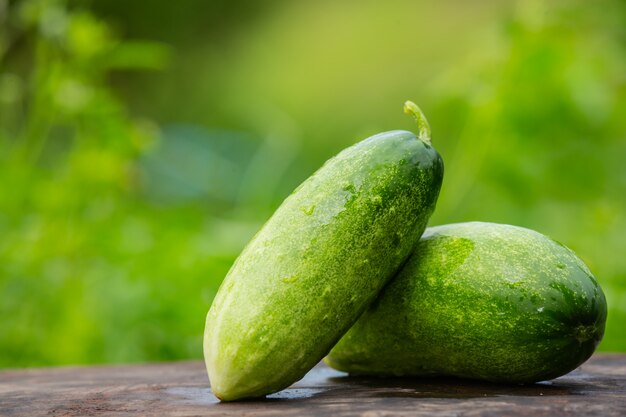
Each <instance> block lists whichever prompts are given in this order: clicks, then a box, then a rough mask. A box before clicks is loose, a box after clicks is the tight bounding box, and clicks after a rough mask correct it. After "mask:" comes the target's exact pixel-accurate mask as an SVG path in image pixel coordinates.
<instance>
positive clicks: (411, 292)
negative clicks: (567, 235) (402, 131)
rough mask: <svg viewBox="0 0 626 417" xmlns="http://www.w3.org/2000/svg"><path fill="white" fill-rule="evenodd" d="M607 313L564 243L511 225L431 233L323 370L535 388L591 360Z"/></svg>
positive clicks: (454, 227) (588, 276) (597, 288)
mask: <svg viewBox="0 0 626 417" xmlns="http://www.w3.org/2000/svg"><path fill="white" fill-rule="evenodd" d="M606 314H607V307H606V300H605V298H604V294H603V292H602V289H601V288H600V286H599V285H598V282H597V281H596V279H595V278H594V276H593V275H592V273H591V272H590V271H589V269H588V268H587V266H585V264H584V263H583V262H582V261H581V260H580V259H579V258H578V257H577V256H576V255H575V254H574V252H572V251H571V250H570V249H568V248H566V247H565V246H563V245H561V244H560V243H557V242H555V241H554V240H552V239H550V238H548V237H546V236H544V235H542V234H539V233H537V232H534V231H532V230H528V229H524V228H521V227H515V226H509V225H501V224H493V223H479V222H474V223H460V224H451V225H446V226H439V227H432V228H429V229H427V230H426V232H425V233H424V236H423V237H422V238H421V240H420V241H419V243H418V244H417V246H416V247H415V251H414V253H413V255H412V256H411V257H410V258H409V260H408V261H407V264H406V265H405V266H404V267H403V269H402V270H401V272H400V273H399V274H398V276H397V277H395V278H394V279H393V280H392V281H391V282H390V283H389V285H388V286H387V287H385V289H384V290H383V291H382V292H381V295H380V297H379V298H378V299H377V300H376V301H375V302H374V303H373V304H372V305H371V306H370V308H369V309H368V310H367V311H366V312H365V313H364V314H363V316H362V317H361V318H360V319H359V320H358V321H357V323H356V324H355V325H354V327H352V328H351V329H350V331H348V333H347V334H346V335H345V336H344V337H343V338H342V339H341V341H340V342H339V343H338V344H337V345H336V346H335V347H334V349H333V350H332V351H331V353H330V354H329V356H328V357H327V358H326V362H327V363H328V364H329V365H330V366H332V367H333V368H336V369H338V370H342V371H346V372H350V373H357V374H372V375H396V376H401V375H411V376H428V375H445V376H455V377H462V378H472V379H478V380H486V381H496V382H509V383H530V382H536V381H541V380H546V379H552V378H556V377H558V376H560V375H563V374H566V373H567V372H569V371H571V370H573V369H574V368H576V367H577V366H578V365H580V364H581V363H583V362H584V361H585V360H587V359H588V358H589V357H590V356H591V354H592V353H593V351H594V349H595V348H596V346H597V344H598V343H599V341H600V340H601V339H602V336H603V334H604V326H605V322H606Z"/></svg>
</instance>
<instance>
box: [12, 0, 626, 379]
mask: <svg viewBox="0 0 626 417" xmlns="http://www.w3.org/2000/svg"><path fill="white" fill-rule="evenodd" d="M407 99H411V100H414V101H416V102H417V103H419V104H420V106H421V107H422V108H423V109H424V111H425V112H426V114H427V116H428V117H429V119H430V123H431V126H432V130H433V143H434V145H435V146H436V147H437V148H438V150H439V151H440V153H441V154H442V156H443V158H444V160H445V163H446V176H445V179H444V185H443V189H442V193H441V197H440V201H439V203H438V207H437V211H436V213H435V215H434V217H433V219H432V221H431V224H441V223H449V222H459V221H467V220H483V221H494V222H502V223H512V224H517V225H521V226H526V227H530V228H533V229H536V230H538V231H541V232H543V233H545V234H548V235H550V236H552V237H553V238H555V239H557V240H559V241H561V242H563V243H565V244H566V245H568V246H570V247H571V248H572V249H574V250H575V251H576V252H577V253H578V254H579V255H580V256H581V257H582V258H583V259H584V260H585V261H586V262H587V263H588V264H589V266H590V268H591V269H592V271H594V272H595V274H596V275H597V277H598V279H599V281H600V283H601V285H602V287H603V288H604V290H605V292H606V295H607V298H608V303H609V308H610V311H609V319H608V327H607V332H606V335H605V339H604V341H603V342H602V344H601V346H600V349H602V350H605V351H626V330H624V325H623V323H624V322H626V256H625V254H626V236H625V234H626V216H625V213H626V4H625V3H624V2H622V1H619V0H599V1H595V2H586V1H582V0H581V1H502V2H487V1H448V2H417V1H413V0H392V1H388V2H380V1H360V2H357V1H330V0H321V1H316V2H305V1H296V2H287V1H281V0H273V1H266V2H253V1H250V0H248V1H240V2H230V1H226V0H211V1H208V2H207V1H200V0H194V1H191V0H190V1H185V2H169V1H164V0H158V1H153V2H150V3H149V4H148V3H146V2H129V1H123V0H106V1H105V0H101V1H75V2H66V1H60V0H57V1H55V0H22V1H7V0H0V187H1V191H0V317H2V319H1V320H0V367H22V366H38V365H56V364H70V363H71V364H77V363H107V362H133V361H156V360H168V359H179V358H200V357H201V355H202V352H201V339H202V331H203V325H204V317H205V314H206V311H207V310H208V307H209V305H210V303H211V300H212V298H213V296H214V294H215V292H216V290H217V288H218V286H219V284H220V281H221V280H222V278H223V277H224V275H225V274H226V272H227V270H228V268H229V267H230V265H231V263H232V262H233V260H234V258H235V257H236V256H237V254H238V253H239V251H240V250H241V249H242V248H243V246H244V245H245V243H246V242H247V241H248V239H250V237H251V236H252V235H253V234H254V233H255V232H256V230H258V228H259V227H260V226H261V225H262V223H263V222H264V221H265V220H266V219H267V218H268V217H269V216H270V215H271V213H272V211H273V210H274V209H275V208H276V207H277V206H278V205H279V204H280V202H281V201H282V199H283V198H284V197H285V196H287V195H288V194H289V193H290V192H291V190H292V189H293V188H294V187H295V186H297V184H299V183H300V182H301V181H302V180H304V179H305V178H306V177H307V176H309V175H310V174H311V173H312V172H313V171H314V170H315V169H316V168H317V167H319V166H320V165H321V164H322V163H323V162H324V161H325V160H326V159H327V158H329V157H330V156H332V155H334V154H335V153H337V152H338V151H339V150H341V149H342V148H344V147H346V146H349V145H351V144H353V143H355V142H356V141H358V140H360V139H362V138H365V137H367V136H369V135H371V134H374V133H377V132H380V131H385V130H393V129H409V130H414V129H415V126H414V125H413V122H412V120H411V119H410V118H408V117H407V116H405V115H404V114H403V113H402V104H403V103H404V101H405V100H407ZM620 323H621V324H620Z"/></svg>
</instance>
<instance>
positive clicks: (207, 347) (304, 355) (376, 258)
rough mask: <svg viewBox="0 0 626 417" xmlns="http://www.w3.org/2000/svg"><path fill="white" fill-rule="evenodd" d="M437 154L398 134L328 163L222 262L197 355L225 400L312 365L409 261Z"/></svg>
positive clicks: (433, 187)
mask: <svg viewBox="0 0 626 417" xmlns="http://www.w3.org/2000/svg"><path fill="white" fill-rule="evenodd" d="M442 177H443V161H442V159H441V157H440V156H439V154H438V153H437V151H436V150H435V149H434V148H433V147H432V146H430V145H429V144H428V143H425V142H424V141H422V140H420V139H418V138H416V136H415V135H414V134H413V133H411V132H407V131H391V132H386V133H381V134H378V135H375V136H372V137H370V138H368V139H366V140H364V141H362V142H359V143H357V144H356V145H354V146H352V147H350V148H347V149H346V150H344V151H342V152H341V153H339V154H338V155H337V156H335V157H334V158H332V159H330V160H329V161H328V162H327V163H326V164H325V165H324V166H323V167H322V168H320V169H319V170H318V171H317V172H316V173H315V174H313V175H312V176H311V177H310V178H309V179H307V180H306V181H305V182H304V183H302V184H301V185H300V186H299V187H298V188H297V189H296V190H295V191H294V192H293V193H292V194H291V195H290V196H289V197H288V198H287V199H286V200H285V201H284V202H283V204H282V205H281V206H280V207H279V208H278V210H277V211H276V212H275V213H274V215H273V216H272V217H271V218H270V219H269V221H268V222H267V223H266V224H265V225H264V226H263V228H262V229H261V230H260V231H259V232H258V233H257V235H256V236H255V237H254V238H253V239H252V241H251V242H250V243H249V244H248V245H247V247H246V248H245V249H244V251H243V252H242V254H241V255H240V256H239V258H238V259H237V260H236V261H235V263H234V264H233V266H232V268H231V270H230V271H229V273H228V274H227V276H226V278H225V279H224V282H223V283H222V285H221V287H220V289H219V291H218V294H217V295H216V297H215V300H214V302H213V304H212V306H211V308H210V310H209V313H208V315H207V321H206V328H205V336H204V355H205V361H206V366H207V370H208V373H209V379H210V381H211V387H212V390H213V392H214V394H215V395H216V396H217V397H218V398H220V399H222V400H226V401H230V400H237V399H242V398H250V397H258V396H262V395H266V394H269V393H272V392H276V391H278V390H281V389H283V388H285V387H287V386H289V385H290V384H292V383H293V382H295V381H297V380H298V379H300V378H302V377H303V376H304V374H305V373H306V372H307V371H308V370H309V369H311V368H312V367H313V366H314V365H315V364H316V363H318V362H319V361H320V360H321V359H322V358H323V357H324V356H325V355H326V354H327V353H328V352H329V351H330V349H331V348H332V346H333V345H334V344H335V343H336V342H337V340H339V338H340V337H341V336H342V335H343V334H344V333H345V332H346V331H347V330H348V329H349V328H350V326H352V325H353V324H354V322H355V321H356V320H357V319H358V317H359V315H360V314H361V313H362V312H363V311H364V310H365V308H367V306H368V305H369V303H370V302H371V301H372V300H373V299H374V298H375V297H376V295H377V294H378V293H379V292H380V290H381V288H382V287H383V286H384V284H385V283H386V282H387V281H388V280H389V279H390V278H391V277H392V276H393V274H394V273H395V272H396V271H397V269H398V268H399V267H400V266H401V264H402V263H403V262H404V261H405V260H406V259H407V258H408V256H409V255H410V253H411V251H412V249H413V247H414V246H415V244H416V243H417V241H418V240H419V238H420V236H421V235H422V233H423V231H424V229H425V227H426V224H427V222H428V219H429V218H430V215H431V214H432V212H433V210H434V208H435V203H436V200H437V196H438V194H439V189H440V187H441V181H442Z"/></svg>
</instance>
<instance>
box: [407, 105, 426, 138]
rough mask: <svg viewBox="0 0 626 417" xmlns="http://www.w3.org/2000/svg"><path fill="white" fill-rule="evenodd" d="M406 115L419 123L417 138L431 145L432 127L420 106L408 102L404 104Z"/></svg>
mask: <svg viewBox="0 0 626 417" xmlns="http://www.w3.org/2000/svg"><path fill="white" fill-rule="evenodd" d="M404 113H406V114H408V115H410V116H413V117H414V118H415V121H416V122H417V138H418V139H419V140H421V141H422V142H425V143H427V144H429V145H430V125H429V124H428V120H426V116H424V113H423V112H422V110H421V109H420V108H419V106H418V105H417V104H415V103H413V102H412V101H409V100H407V101H406V102H405V103H404Z"/></svg>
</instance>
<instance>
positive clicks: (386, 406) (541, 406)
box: [0, 354, 626, 417]
mask: <svg viewBox="0 0 626 417" xmlns="http://www.w3.org/2000/svg"><path fill="white" fill-rule="evenodd" d="M0 415H1V416H109V415H110V416H140V415H160V416H197V415H199V416H241V415H244V416H251V417H252V416H326V415H328V416H331V415H332V416H363V417H383V416H385V417H387V416H446V417H449V416H468V417H469V416H485V417H486V416H501V415H507V416H550V417H558V416H583V415H584V416H624V415H626V355H606V354H604V355H596V356H594V357H593V358H592V359H591V360H590V361H589V362H587V363H586V364H585V365H583V366H582V367H581V368H579V369H578V370H576V371H574V372H572V373H570V374H569V375H566V376H564V377H561V378H558V379H556V380H554V381H551V382H546V383H540V384H535V385H531V386H503V385H493V384H484V383H472V382H467V381H459V380H449V379H448V380H445V379H425V380H424V379H423V380H417V379H413V380H411V379H397V378H388V379H376V378H357V377H349V376H347V375H345V374H342V373H340V372H336V371H334V370H332V369H330V368H328V367H326V366H325V365H318V366H317V367H315V368H314V369H313V370H312V371H311V372H310V373H309V374H308V375H307V376H306V377H305V378H304V379H303V380H302V381H300V382H298V383H296V384H294V385H293V386H292V387H291V388H289V389H287V390H285V391H282V392H280V393H277V394H274V395H271V396H269V397H268V398H267V399H265V400H257V401H247V402H239V403H220V402H219V401H218V400H217V399H216V398H215V397H214V396H213V395H212V394H211V391H210V389H209V387H208V381H207V378H206V373H205V370H204V365H203V363H202V362H179V363H167V364H155V365H132V366H102V367H74V368H47V369H31V370H9V371H3V372H0Z"/></svg>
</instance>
